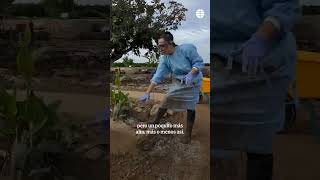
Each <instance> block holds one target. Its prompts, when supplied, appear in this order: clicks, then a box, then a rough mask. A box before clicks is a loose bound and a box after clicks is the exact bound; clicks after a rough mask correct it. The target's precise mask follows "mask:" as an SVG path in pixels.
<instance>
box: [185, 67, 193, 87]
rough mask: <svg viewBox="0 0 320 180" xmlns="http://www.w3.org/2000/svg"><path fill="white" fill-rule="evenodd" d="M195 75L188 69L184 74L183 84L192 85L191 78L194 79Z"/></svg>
mask: <svg viewBox="0 0 320 180" xmlns="http://www.w3.org/2000/svg"><path fill="white" fill-rule="evenodd" d="M194 77H195V75H194V74H192V72H191V71H190V72H189V73H188V74H187V75H186V76H185V84H186V85H187V86H192V85H193V80H194Z"/></svg>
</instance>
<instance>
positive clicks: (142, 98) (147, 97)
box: [139, 93, 150, 103]
mask: <svg viewBox="0 0 320 180" xmlns="http://www.w3.org/2000/svg"><path fill="white" fill-rule="evenodd" d="M149 99H150V93H144V95H143V96H141V97H140V98H139V102H140V103H145V102H147V101H148V100H149Z"/></svg>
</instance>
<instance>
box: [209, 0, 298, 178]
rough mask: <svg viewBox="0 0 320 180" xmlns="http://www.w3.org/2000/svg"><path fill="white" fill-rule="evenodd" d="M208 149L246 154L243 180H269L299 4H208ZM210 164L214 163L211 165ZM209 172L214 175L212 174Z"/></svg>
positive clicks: (265, 0) (232, 0)
mask: <svg viewBox="0 0 320 180" xmlns="http://www.w3.org/2000/svg"><path fill="white" fill-rule="evenodd" d="M210 5H211V17H210V18H211V35H210V36H211V63H212V65H211V75H212V76H211V77H212V78H211V93H212V94H211V104H212V110H211V118H212V120H211V123H212V124H211V128H212V133H213V136H212V138H211V141H212V142H211V148H212V149H214V150H213V156H214V157H215V158H214V162H215V160H216V158H217V160H216V162H217V163H218V162H219V157H216V155H218V153H216V154H215V152H220V150H235V151H242V152H246V153H247V168H246V169H247V179H248V180H271V179H272V171H273V155H272V138H273V137H274V135H275V134H276V133H277V132H278V131H279V130H281V128H282V126H283V123H284V112H285V98H286V93H287V89H288V86H289V83H290V82H291V81H292V80H293V78H294V68H295V62H296V46H295V38H294V36H293V34H292V33H291V29H292V27H293V26H294V24H295V22H296V21H297V19H298V17H299V16H300V6H299V1H298V0H241V1H240V0H214V1H211V4H210ZM214 164H215V163H214ZM213 174H219V171H214V172H213Z"/></svg>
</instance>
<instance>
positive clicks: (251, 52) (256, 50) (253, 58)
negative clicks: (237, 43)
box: [241, 34, 271, 75]
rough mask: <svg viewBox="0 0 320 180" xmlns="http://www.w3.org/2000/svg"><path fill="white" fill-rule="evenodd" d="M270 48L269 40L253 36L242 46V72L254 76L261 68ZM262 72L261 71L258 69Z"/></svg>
mask: <svg viewBox="0 0 320 180" xmlns="http://www.w3.org/2000/svg"><path fill="white" fill-rule="evenodd" d="M270 47H271V42H270V40H268V39H266V38H263V37H261V36H259V35H257V34H254V35H253V36H252V37H251V38H250V39H249V40H248V41H247V42H245V43H244V44H243V45H242V54H241V58H242V71H243V72H247V73H248V74H249V75H256V73H257V72H258V71H259V68H262V61H263V58H264V57H265V55H266V54H267V53H268V51H269V50H270ZM260 70H262V69H260Z"/></svg>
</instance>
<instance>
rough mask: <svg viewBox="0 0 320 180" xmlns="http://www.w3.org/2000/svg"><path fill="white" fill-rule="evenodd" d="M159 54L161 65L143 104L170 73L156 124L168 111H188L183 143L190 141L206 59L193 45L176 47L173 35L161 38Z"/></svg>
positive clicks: (163, 35)
mask: <svg viewBox="0 0 320 180" xmlns="http://www.w3.org/2000/svg"><path fill="white" fill-rule="evenodd" d="M158 47H159V50H160V53H161V54H162V55H161V56H160V61H159V65H158V67H157V70H156V73H155V74H154V75H153V77H152V79H151V84H150V86H149V87H148V90H147V91H146V92H145V94H144V95H143V96H142V97H141V98H140V101H141V102H146V101H147V100H149V99H150V93H151V92H152V90H153V89H154V87H155V86H156V85H157V84H159V83H161V82H162V81H163V80H164V79H165V77H166V76H167V75H168V74H170V73H171V75H172V80H173V81H172V85H171V86H170V88H169V92H168V93H167V95H166V97H165V98H164V100H163V101H162V103H161V104H160V108H159V111H158V114H157V115H156V117H155V120H154V121H153V123H159V122H160V119H161V118H162V117H163V115H164V114H165V113H166V111H167V109H172V110H173V111H187V127H186V133H185V136H184V138H183V139H182V142H183V143H189V142H190V141H191V133H192V128H193V124H194V120H195V107H196V104H197V103H198V101H199V93H200V88H201V85H202V72H201V69H202V68H203V66H204V64H203V59H202V58H201V57H200V56H199V54H198V52H197V49H196V47H195V46H194V45H192V44H181V45H176V44H175V43H174V42H173V36H172V34H171V33H170V32H165V33H164V34H162V35H161V36H160V38H159V40H158Z"/></svg>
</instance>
